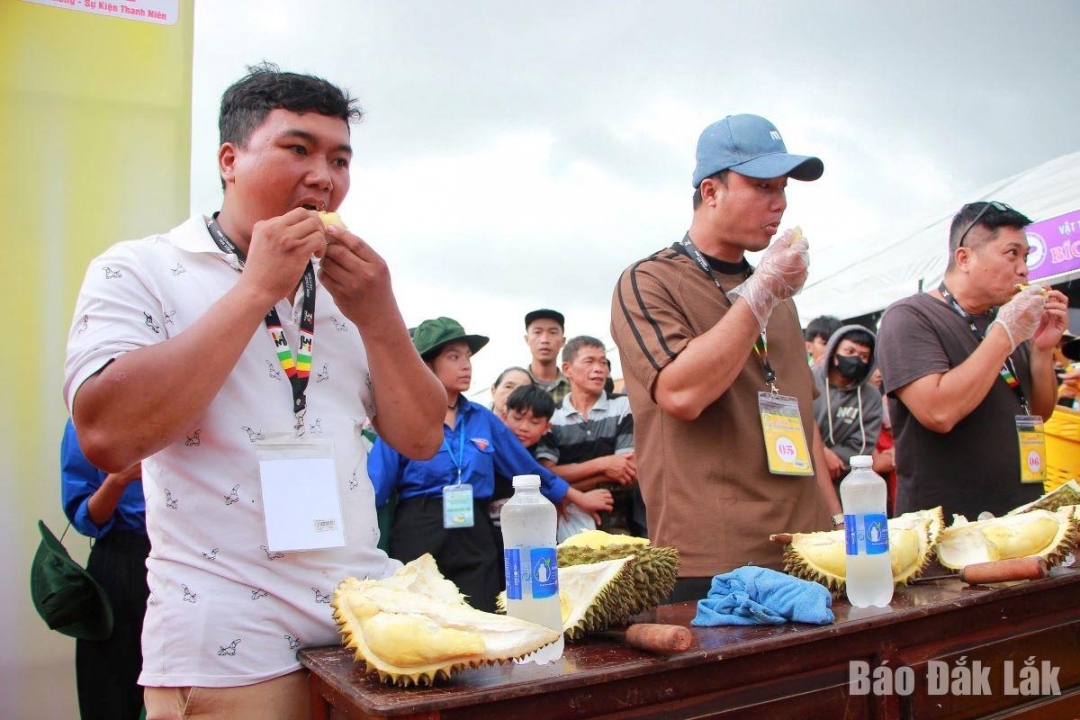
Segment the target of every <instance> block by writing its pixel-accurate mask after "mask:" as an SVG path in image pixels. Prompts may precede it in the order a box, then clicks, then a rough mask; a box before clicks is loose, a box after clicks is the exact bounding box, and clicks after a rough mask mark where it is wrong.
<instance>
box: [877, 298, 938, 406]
mask: <svg viewBox="0 0 1080 720" xmlns="http://www.w3.org/2000/svg"><path fill="white" fill-rule="evenodd" d="M877 339H878V343H877V349H876V355H877V361H878V366H879V367H880V368H881V383H882V388H883V389H884V390H885V392H886V393H887V394H889V395H892V396H894V397H895V394H896V391H897V390H899V389H900V388H902V387H904V386H906V385H910V384H911V383H913V382H915V381H916V380H918V379H919V378H923V377H926V376H927V375H935V374H940V373H947V372H949V370H952V364H951V363H950V362H949V356H948V354H947V353H946V352H945V347H944V344H943V343H942V339H941V338H940V337H939V335H938V330H937V328H935V327H934V325H933V323H932V322H931V320H930V318H929V317H927V316H926V315H925V314H924V313H923V312H922V311H921V310H920V309H919V308H916V307H914V306H913V305H910V304H906V303H900V304H897V305H893V306H892V307H890V308H889V309H888V310H886V312H885V314H884V315H883V316H882V318H881V325H880V328H879V331H878V337H877Z"/></svg>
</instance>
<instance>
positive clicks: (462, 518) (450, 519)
mask: <svg viewBox="0 0 1080 720" xmlns="http://www.w3.org/2000/svg"><path fill="white" fill-rule="evenodd" d="M459 417H460V418H461V428H460V430H459V432H460V435H459V436H458V456H457V457H454V452H453V451H452V450H451V449H450V443H448V442H446V438H445V437H444V438H443V447H444V448H446V454H447V455H449V456H450V462H452V463H454V467H456V468H457V484H456V485H446V486H445V487H443V527H444V528H446V529H447V530H453V529H455V528H470V527H472V526H473V525H474V524H475V518H474V517H473V489H472V485H469V484H468V483H466V484H464V485H463V484H462V483H461V472H462V470H464V469H465V414H464V413H461V412H460V410H459Z"/></svg>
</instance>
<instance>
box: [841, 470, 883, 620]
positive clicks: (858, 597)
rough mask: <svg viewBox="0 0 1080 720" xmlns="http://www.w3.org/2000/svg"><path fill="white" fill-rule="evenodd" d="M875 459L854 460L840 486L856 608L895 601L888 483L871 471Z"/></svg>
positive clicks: (849, 579) (850, 593)
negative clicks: (886, 504)
mask: <svg viewBox="0 0 1080 720" xmlns="http://www.w3.org/2000/svg"><path fill="white" fill-rule="evenodd" d="M872 465H873V458H871V457H870V456H869V455H856V456H855V457H853V458H851V472H850V473H848V476H847V477H846V478H844V480H843V482H841V483H840V502H841V503H843V505H844V536H845V545H846V548H847V597H848V601H849V602H851V604H852V605H854V606H855V607H869V606H871V605H876V606H878V607H885V606H886V605H888V604H889V603H890V602H891V601H892V596H893V576H892V563H891V561H890V559H889V525H888V523H887V522H886V515H885V496H886V493H887V492H888V491H887V489H886V487H885V481H884V480H883V479H882V477H881V476H880V475H878V474H877V473H875V472H874V471H873V470H871V469H870V468H871V466H872Z"/></svg>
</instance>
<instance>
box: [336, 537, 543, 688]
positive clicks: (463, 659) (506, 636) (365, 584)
mask: <svg viewBox="0 0 1080 720" xmlns="http://www.w3.org/2000/svg"><path fill="white" fill-rule="evenodd" d="M461 597H462V596H461V593H460V592H458V589H457V586H455V585H454V584H453V583H452V582H450V581H449V580H447V579H446V578H444V577H443V576H442V574H441V573H439V571H438V569H437V568H436V567H435V562H434V560H433V559H432V558H431V556H430V555H424V556H421V557H420V558H419V559H418V560H415V561H413V562H412V563H409V564H407V565H405V566H404V567H403V568H401V569H400V570H399V571H398V572H397V573H396V574H395V575H392V576H391V577H389V578H387V579H386V580H382V581H377V580H357V579H356V578H352V577H350V578H346V579H345V580H343V581H342V582H341V584H340V585H338V587H337V589H335V591H334V598H333V600H332V602H331V606H332V607H333V609H334V620H335V621H336V622H337V623H338V626H339V628H338V629H339V632H340V633H341V636H342V644H344V645H345V646H346V647H349V648H352V649H354V650H355V651H356V654H355V659H356V660H357V661H358V662H359V661H362V662H363V663H364V665H365V667H366V670H367V672H369V673H371V672H374V673H378V675H379V678H380V680H382V681H383V682H387V683H394V684H397V685H432V684H434V683H435V682H437V681H439V680H441V679H447V678H449V677H450V675H451V674H452V673H454V672H456V671H459V670H464V669H466V668H473V667H480V666H483V665H494V664H501V663H506V662H511V661H513V660H516V659H520V658H522V657H525V656H526V655H529V654H530V653H533V652H535V651H536V650H538V649H540V648H542V647H544V646H546V645H550V644H551V643H553V642H555V641H556V640H558V639H559V633H558V632H557V631H555V630H551V629H549V628H545V627H542V626H540V625H536V624H535V623H531V622H526V621H524V620H518V619H516V618H510V617H505V616H503V615H496V614H494V613H487V612H483V611H481V610H477V609H475V608H473V607H471V606H469V605H467V604H466V603H464V602H462V601H461Z"/></svg>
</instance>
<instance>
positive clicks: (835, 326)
mask: <svg viewBox="0 0 1080 720" xmlns="http://www.w3.org/2000/svg"><path fill="white" fill-rule="evenodd" d="M843 324H844V323H842V322H840V318H838V317H836V316H834V315H821V316H819V317H816V318H814V319H813V320H811V321H810V322H809V323H808V324H807V326H806V330H804V331H803V337H804V338H805V339H806V354H807V355H809V356H810V367H815V368H816V367H817V366H818V365H819V364H820V363H821V358H822V357H823V356H824V355H825V346H826V345H827V344H828V343H829V338H831V337H832V336H833V333H834V332H836V331H837V330H839V329H840V326H841V325H843Z"/></svg>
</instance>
